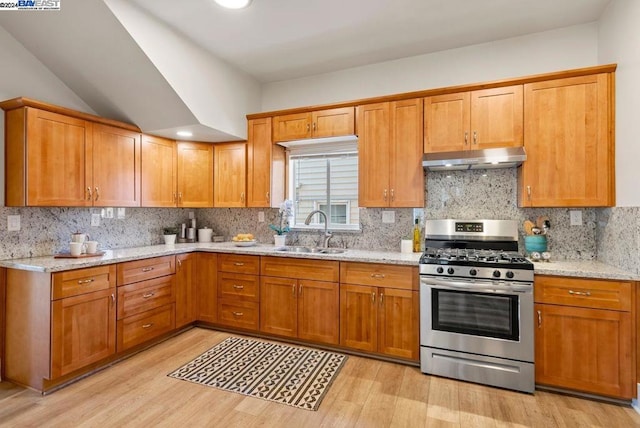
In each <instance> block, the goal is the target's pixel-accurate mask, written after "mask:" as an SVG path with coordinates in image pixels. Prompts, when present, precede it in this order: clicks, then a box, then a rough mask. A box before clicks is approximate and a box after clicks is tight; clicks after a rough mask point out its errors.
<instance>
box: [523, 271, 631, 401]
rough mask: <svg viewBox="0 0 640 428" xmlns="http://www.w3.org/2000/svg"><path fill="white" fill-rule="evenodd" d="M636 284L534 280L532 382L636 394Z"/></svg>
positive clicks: (624, 395)
mask: <svg viewBox="0 0 640 428" xmlns="http://www.w3.org/2000/svg"><path fill="white" fill-rule="evenodd" d="M634 301H635V284H634V283H632V282H627V281H607V280H595V279H584V278H567V277H553V276H538V275H536V278H535V302H536V304H535V311H536V314H535V319H536V320H535V322H536V329H535V335H536V337H535V351H536V355H535V361H536V383H537V384H541V385H548V386H553V387H558V388H566V389H571V390H575V391H580V392H586V393H591V394H598V395H605V396H609V397H615V398H621V399H630V398H633V397H634V396H635V392H636V391H635V379H636V375H635V369H636V367H635V357H636V356H635V347H634V345H635V326H634V323H635V316H634Z"/></svg>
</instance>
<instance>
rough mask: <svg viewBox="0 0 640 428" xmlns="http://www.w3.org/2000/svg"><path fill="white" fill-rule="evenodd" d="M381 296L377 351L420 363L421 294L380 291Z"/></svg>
mask: <svg viewBox="0 0 640 428" xmlns="http://www.w3.org/2000/svg"><path fill="white" fill-rule="evenodd" d="M378 297H379V302H380V323H379V326H378V350H379V351H380V352H381V353H383V354H386V355H391V356H394V357H400V358H407V359H410V360H418V359H419V342H418V341H419V321H418V311H419V298H418V292H417V291H407V290H396V289H394V288H381V289H380V292H379V295H378Z"/></svg>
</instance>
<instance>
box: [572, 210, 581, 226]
mask: <svg viewBox="0 0 640 428" xmlns="http://www.w3.org/2000/svg"><path fill="white" fill-rule="evenodd" d="M569 222H570V224H571V226H582V211H580V210H571V211H569Z"/></svg>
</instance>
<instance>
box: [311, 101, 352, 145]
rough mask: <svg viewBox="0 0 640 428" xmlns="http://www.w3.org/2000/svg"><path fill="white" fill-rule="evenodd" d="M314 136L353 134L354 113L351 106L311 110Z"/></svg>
mask: <svg viewBox="0 0 640 428" xmlns="http://www.w3.org/2000/svg"><path fill="white" fill-rule="evenodd" d="M311 123H312V125H311V128H312V135H313V137H314V138H321V137H338V136H341V135H353V134H354V131H355V129H354V128H355V114H354V108H353V107H342V108H332V109H327V110H318V111H314V112H311Z"/></svg>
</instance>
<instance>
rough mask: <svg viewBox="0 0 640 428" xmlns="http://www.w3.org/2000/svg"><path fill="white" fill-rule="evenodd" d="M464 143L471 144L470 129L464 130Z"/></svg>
mask: <svg viewBox="0 0 640 428" xmlns="http://www.w3.org/2000/svg"><path fill="white" fill-rule="evenodd" d="M464 145H465V146H468V145H469V131H464Z"/></svg>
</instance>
